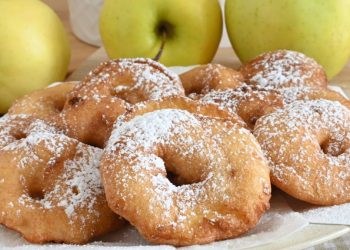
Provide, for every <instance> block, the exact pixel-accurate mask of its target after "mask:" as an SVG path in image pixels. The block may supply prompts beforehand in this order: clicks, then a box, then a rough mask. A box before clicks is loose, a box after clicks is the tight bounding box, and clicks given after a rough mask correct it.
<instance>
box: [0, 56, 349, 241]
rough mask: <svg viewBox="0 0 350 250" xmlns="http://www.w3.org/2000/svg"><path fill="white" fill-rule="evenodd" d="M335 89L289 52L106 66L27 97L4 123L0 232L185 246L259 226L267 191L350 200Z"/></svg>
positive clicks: (345, 107) (344, 106) (342, 109)
mask: <svg viewBox="0 0 350 250" xmlns="http://www.w3.org/2000/svg"><path fill="white" fill-rule="evenodd" d="M327 85H328V83H327V78H326V75H325V73H324V70H323V69H322V67H321V66H319V65H318V64H317V63H316V62H315V61H314V60H312V59H310V58H307V57H306V56H304V55H303V54H300V53H297V52H292V51H284V50H283V51H276V52H272V53H266V54H263V55H261V56H259V57H258V58H256V59H255V60H253V61H251V62H248V63H247V64H245V65H243V66H242V68H241V69H240V71H235V70H233V69H230V68H227V67H224V66H221V65H215V64H209V65H203V66H199V67H196V68H194V69H192V70H190V71H188V72H186V73H184V74H182V75H180V77H179V76H178V75H176V74H174V73H172V72H171V71H169V70H168V69H166V68H165V67H163V66H162V65H160V64H159V63H157V62H154V61H152V60H149V59H119V60H111V61H108V62H105V63H102V64H101V65H100V66H98V67H97V68H96V69H94V70H93V71H91V72H90V73H89V74H88V75H87V76H86V77H85V79H83V80H82V81H81V82H67V83H61V84H56V85H53V86H50V87H48V88H46V89H43V90H39V91H36V92H33V93H31V94H29V95H27V96H25V97H23V98H21V99H19V100H18V101H16V103H15V104H14V105H13V106H12V107H11V108H10V110H9V112H8V114H7V115H5V116H4V117H2V118H1V119H0V168H1V170H0V190H1V191H0V212H1V213H0V223H1V224H3V225H5V226H7V227H8V228H11V229H14V230H16V231H18V232H20V233H21V234H22V235H23V236H24V238H26V239H27V240H28V241H30V242H34V243H45V242H65V243H78V244H82V243H86V242H88V241H91V240H93V239H94V238H96V237H97V236H100V235H103V234H105V233H107V232H111V231H113V230H117V229H118V228H120V227H121V226H123V224H125V223H124V222H125V221H128V222H130V223H131V224H132V225H133V226H135V227H136V228H137V229H138V231H139V232H140V233H141V234H142V235H143V236H144V237H145V238H146V239H147V240H149V241H150V242H152V243H159V244H172V245H176V246H183V245H192V244H204V243H208V242H212V241H215V240H223V239H229V238H233V237H236V236H238V235H241V234H243V233H245V232H247V231H248V230H250V229H251V228H254V227H255V225H256V224H257V223H258V221H259V219H260V217H261V216H262V214H263V213H264V212H265V211H266V209H268V208H269V200H270V197H271V182H272V184H274V185H276V186H277V187H279V188H280V189H282V190H283V191H285V192H287V193H288V194H290V195H292V196H294V197H296V198H298V199H301V200H304V201H307V202H310V203H313V204H319V205H332V204H340V203H344V202H349V201H350V195H349V193H350V192H349V189H350V175H349V174H350V171H349V169H350V103H349V101H348V100H346V99H345V98H344V97H342V96H341V95H340V94H338V93H336V92H334V91H331V90H329V89H328V88H327ZM270 176H271V182H270ZM116 233H118V232H116Z"/></svg>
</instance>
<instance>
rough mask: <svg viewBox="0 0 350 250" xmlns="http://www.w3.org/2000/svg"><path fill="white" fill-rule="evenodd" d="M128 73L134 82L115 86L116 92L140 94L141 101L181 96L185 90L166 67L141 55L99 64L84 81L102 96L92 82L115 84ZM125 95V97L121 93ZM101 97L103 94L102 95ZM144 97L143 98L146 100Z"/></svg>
mask: <svg viewBox="0 0 350 250" xmlns="http://www.w3.org/2000/svg"><path fill="white" fill-rule="evenodd" d="M125 72H129V74H130V75H131V76H132V81H133V84H125V85H123V83H122V86H121V87H119V86H114V87H113V89H114V91H115V95H116V96H119V95H120V94H122V93H124V92H125V91H126V90H127V92H128V93H133V94H135V93H142V96H139V97H140V98H141V99H142V100H141V101H143V100H147V99H150V100H156V99H160V98H163V97H166V96H173V95H182V96H183V95H184V90H183V87H182V84H181V81H180V79H179V76H178V75H177V74H175V73H173V72H172V71H170V70H168V69H167V68H165V67H164V66H163V65H161V64H159V63H157V62H155V61H153V60H151V59H144V58H134V59H118V60H110V61H107V62H104V63H102V64H101V65H100V66H99V67H98V68H97V69H96V70H94V71H91V72H90V73H89V76H88V78H87V79H86V80H85V81H83V84H85V85H88V86H91V88H89V91H92V92H94V93H95V94H97V95H102V93H100V91H99V90H98V89H97V88H94V87H93V86H94V85H98V84H106V83H108V82H109V84H114V82H118V76H119V75H120V74H125ZM140 95H141V94H140ZM120 97H121V98H124V96H123V95H122V96H120ZM101 98H103V96H101ZM145 98H146V99H145Z"/></svg>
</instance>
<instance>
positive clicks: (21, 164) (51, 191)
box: [0, 115, 123, 244]
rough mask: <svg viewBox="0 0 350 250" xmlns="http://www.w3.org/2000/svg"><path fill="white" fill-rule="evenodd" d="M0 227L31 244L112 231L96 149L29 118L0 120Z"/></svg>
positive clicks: (114, 224)
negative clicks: (2, 226)
mask: <svg viewBox="0 0 350 250" xmlns="http://www.w3.org/2000/svg"><path fill="white" fill-rule="evenodd" d="M0 142H3V143H2V145H1V146H0V169H1V171H0V190H1V191H0V211H1V213H0V223H1V224H3V225H5V226H6V227H8V228H11V229H13V230H16V231H18V232H20V233H21V234H22V235H23V237H24V238H25V239H26V240H28V241H30V242H32V243H45V242H64V243H74V244H81V243H86V242H88V241H89V240H91V239H93V238H95V237H97V236H99V235H102V234H105V233H107V232H110V231H113V230H116V229H118V228H119V227H120V226H121V225H122V224H123V221H122V220H121V219H120V217H118V216H117V215H115V214H114V213H113V212H112V211H111V210H110V209H109V207H108V205H107V202H106V199H105V194H104V191H103V187H102V184H101V179H100V174H99V168H98V164H99V159H100V156H101V154H102V150H100V149H98V148H94V147H91V146H88V145H85V144H82V143H80V142H78V141H76V140H74V139H70V138H68V137H66V136H64V135H63V134H61V133H59V132H57V131H56V129H55V128H53V127H50V126H48V125H46V124H45V123H44V122H43V121H40V120H36V119H33V118H31V117H30V116H26V115H20V116H5V117H4V118H2V119H1V120H0Z"/></svg>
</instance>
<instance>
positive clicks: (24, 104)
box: [8, 82, 78, 128]
mask: <svg viewBox="0 0 350 250" xmlns="http://www.w3.org/2000/svg"><path fill="white" fill-rule="evenodd" d="M77 83H78V82H62V83H56V84H55V85H53V86H49V87H47V88H45V89H41V90H37V91H34V92H32V93H29V94H27V95H25V96H24V97H22V98H20V99H18V100H16V101H15V103H14V104H13V105H12V107H11V108H10V109H9V111H8V114H10V115H18V114H27V115H31V116H33V117H36V118H38V119H41V120H43V121H46V122H48V123H50V124H54V125H56V126H59V127H61V128H62V126H61V123H60V117H59V114H60V113H61V111H62V109H63V106H64V104H65V102H66V98H67V94H68V93H69V92H70V91H71V90H72V89H73V87H74V86H75V85H76V84H77Z"/></svg>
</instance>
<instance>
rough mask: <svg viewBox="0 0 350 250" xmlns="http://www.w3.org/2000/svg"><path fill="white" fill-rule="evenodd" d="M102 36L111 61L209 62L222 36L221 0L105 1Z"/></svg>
mask: <svg viewBox="0 0 350 250" xmlns="http://www.w3.org/2000/svg"><path fill="white" fill-rule="evenodd" d="M100 33H101V37H102V41H103V44H104V46H105V48H106V51H107V53H108V55H109V57H111V58H121V57H149V58H154V57H155V56H156V55H157V53H158V52H159V49H160V47H161V45H162V42H163V41H164V40H165V46H164V49H163V53H162V55H161V57H160V62H161V63H163V64H165V65H167V66H174V65H192V64H204V63H208V62H210V61H211V60H212V59H213V57H214V55H215V53H216V50H217V48H218V45H219V42H220V38H221V34H222V14H221V9H220V5H219V3H218V1H217V0H195V1H189V0H176V1H174V0H127V1H125V0H105V2H104V5H103V8H102V11H101V16H100Z"/></svg>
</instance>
